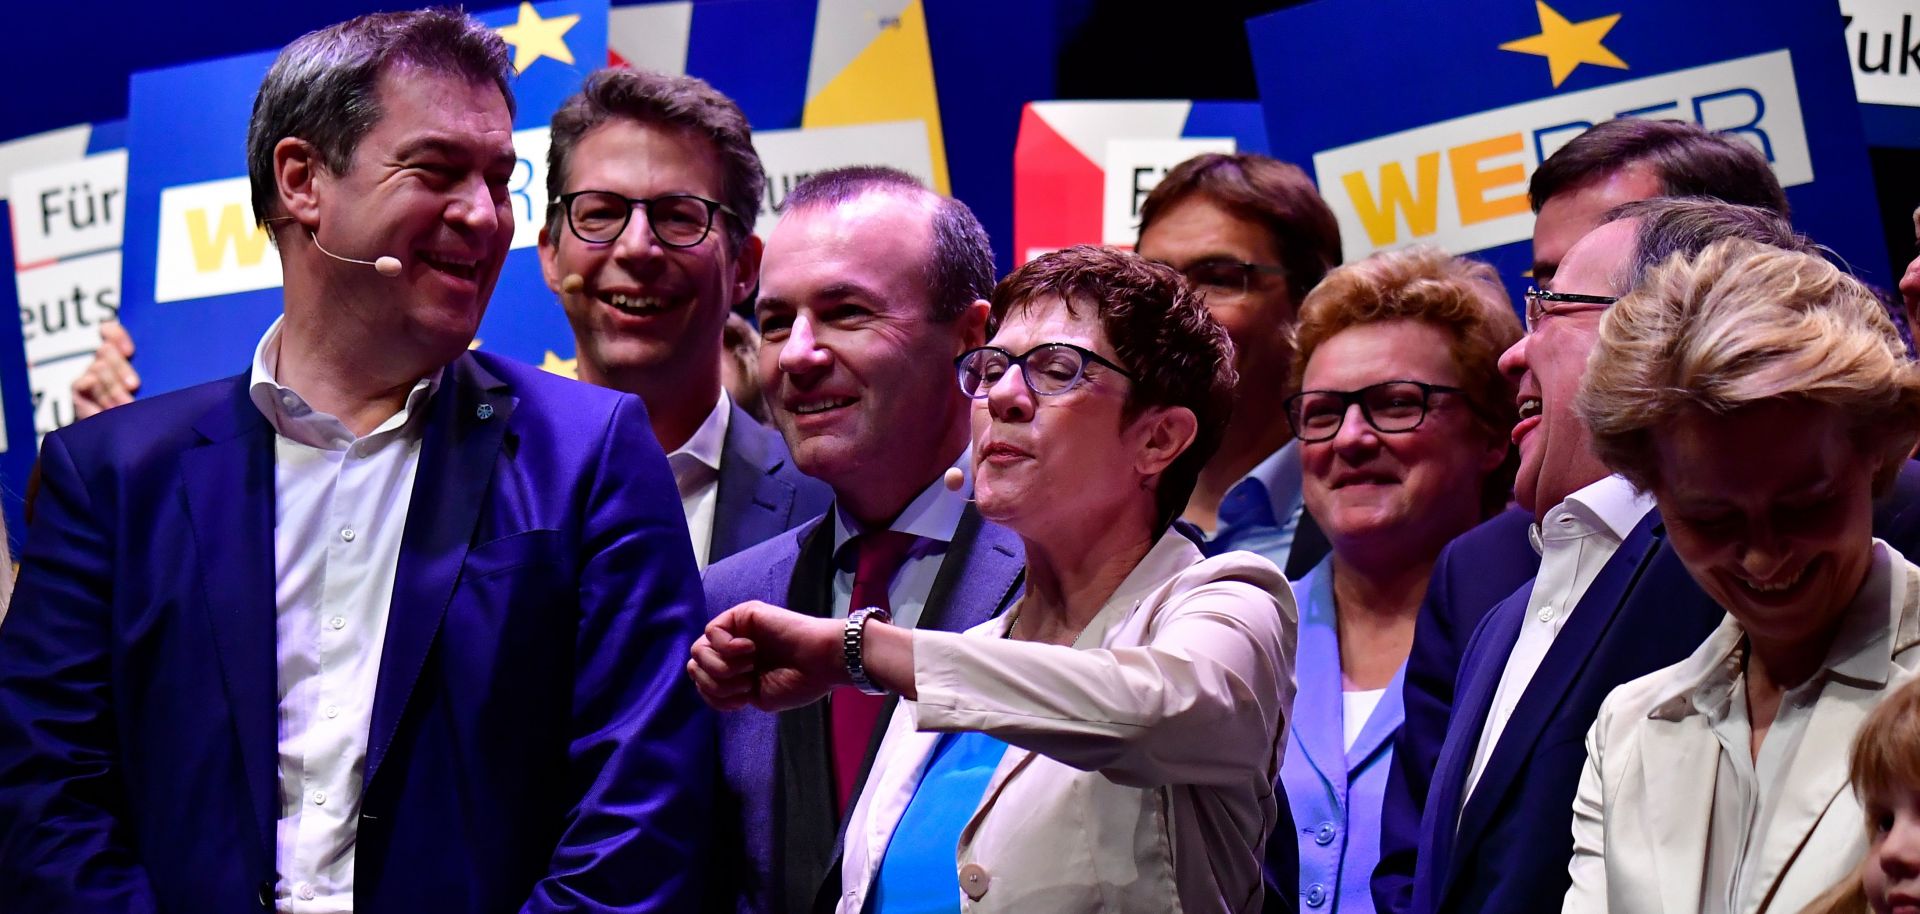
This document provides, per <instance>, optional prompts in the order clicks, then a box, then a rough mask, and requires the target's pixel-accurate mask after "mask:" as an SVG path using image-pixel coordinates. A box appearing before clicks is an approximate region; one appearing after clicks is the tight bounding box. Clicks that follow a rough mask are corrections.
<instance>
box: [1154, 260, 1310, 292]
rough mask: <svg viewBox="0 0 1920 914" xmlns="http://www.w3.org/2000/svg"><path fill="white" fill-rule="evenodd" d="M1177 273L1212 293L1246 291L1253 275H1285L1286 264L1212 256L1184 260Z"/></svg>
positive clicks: (1249, 288) (1250, 285) (1198, 289)
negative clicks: (1284, 265) (1183, 265)
mask: <svg viewBox="0 0 1920 914" xmlns="http://www.w3.org/2000/svg"><path fill="white" fill-rule="evenodd" d="M1180 275H1182V276H1185V277H1186V278H1187V282H1188V283H1189V284H1190V285H1192V286H1193V288H1194V290H1195V291H1198V292H1201V293H1204V294H1212V295H1245V294H1247V293H1248V292H1250V291H1252V290H1253V277H1254V276H1255V275H1267V276H1285V275H1287V268H1286V267H1283V266H1278V265H1275V264H1270V263H1248V262H1247V261H1244V260H1233V259H1230V258H1225V257H1214V258H1210V259H1207V260H1199V261H1195V262H1193V263H1190V264H1187V265H1186V267H1185V268H1183V269H1181V270H1180Z"/></svg>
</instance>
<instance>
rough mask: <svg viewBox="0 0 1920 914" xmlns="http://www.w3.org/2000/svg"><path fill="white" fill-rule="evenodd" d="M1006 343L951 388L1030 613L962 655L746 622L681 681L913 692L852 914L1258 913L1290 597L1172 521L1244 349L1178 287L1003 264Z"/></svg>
mask: <svg viewBox="0 0 1920 914" xmlns="http://www.w3.org/2000/svg"><path fill="white" fill-rule="evenodd" d="M992 324H993V327H994V328H995V330H994V334H993V337H992V339H991V341H990V342H991V345H989V346H987V347H983V348H981V349H976V350H973V351H972V352H969V353H967V354H965V355H963V356H961V357H960V359H959V360H958V365H959V376H960V385H961V387H962V389H963V390H964V391H965V392H966V393H967V394H968V395H969V396H971V397H973V398H974V399H975V404H976V406H975V410H974V413H973V420H974V421H973V455H974V494H975V498H976V500H977V502H978V504H979V509H980V512H981V514H983V515H984V516H986V517H987V518H989V519H991V520H994V521H996V522H999V523H1002V524H1005V525H1006V526H1008V527H1010V528H1012V529H1013V530H1014V531H1015V532H1017V533H1019V534H1020V536H1021V538H1022V540H1023V541H1024V543H1025V546H1026V555H1027V577H1026V591H1025V594H1024V596H1023V597H1022V598H1021V599H1020V601H1019V602H1018V603H1017V604H1015V605H1014V607H1013V608H1012V609H1010V610H1008V612H1007V613H1006V614H1005V615H1004V616H1002V617H1001V618H999V619H995V620H993V621H991V622H988V623H986V624H984V625H981V626H979V627H977V628H975V629H973V630H971V631H968V632H966V633H963V634H950V633H942V632H933V631H912V630H908V629H904V628H897V627H895V626H892V625H887V624H878V623H881V622H884V619H883V618H882V617H880V616H878V615H869V616H867V617H866V618H864V619H861V618H854V619H850V620H849V622H848V623H846V624H845V625H844V626H843V625H842V624H841V623H838V622H834V621H829V620H820V619H812V618H808V617H804V616H800V615H797V614H794V613H791V612H788V611H786V610H782V609H778V608H775V607H769V606H766V605H764V604H743V605H742V606H738V607H735V608H733V609H731V610H728V611H727V612H726V613H723V614H722V615H721V616H720V617H719V618H717V619H716V620H715V621H714V623H713V624H712V625H710V626H709V627H708V629H707V633H706V635H705V636H704V637H703V638H702V639H701V641H700V642H699V643H697V644H696V645H695V647H694V650H693V659H692V661H691V663H690V664H689V669H690V672H691V674H692V675H693V677H694V680H695V682H696V684H697V685H698V686H699V687H700V689H701V691H702V693H703V694H704V695H705V696H706V697H707V698H708V700H709V701H710V702H712V703H713V704H715V706H717V707H720V708H723V709H725V708H730V707H738V706H740V705H742V704H746V703H751V704H753V705H755V706H758V707H762V708H784V707H792V706H795V705H798V704H802V703H805V702H808V701H812V700H816V699H817V698H819V697H820V696H821V695H822V694H823V693H824V692H825V691H826V690H827V689H829V688H831V687H833V686H836V685H844V684H847V683H853V684H856V685H861V686H862V687H866V686H873V687H875V688H884V689H887V690H891V691H895V692H898V693H900V695H901V696H902V697H903V698H904V699H906V700H903V701H901V702H900V703H899V706H898V707H897V709H896V711H895V713H894V716H893V718H892V719H891V721H890V722H889V723H888V726H887V730H886V733H885V737H884V740H883V742H882V743H881V745H880V748H879V751H878V755H877V757H876V758H875V760H874V762H873V767H872V770H871V772H870V773H869V775H868V777H867V781H866V787H865V789H864V790H863V791H862V793H861V794H860V798H859V800H858V802H857V804H856V805H855V807H854V809H853V812H852V813H851V816H850V818H849V821H848V824H847V826H846V837H845V845H844V855H843V858H842V860H843V862H842V869H841V877H842V878H841V884H842V895H841V898H840V903H839V909H840V911H841V912H843V914H863V912H875V914H891V912H896V911H961V910H966V911H974V912H988V911H1010V912H1022V914H1025V912H1047V914H1071V912H1142V914H1146V912H1152V914H1163V912H1168V911H1187V912H1253V911H1257V910H1259V908H1260V904H1261V874H1260V861H1261V858H1262V852H1263V849H1264V844H1265V841H1266V837H1267V834H1268V832H1269V831H1270V830H1271V829H1272V827H1273V824H1274V819H1275V816H1276V814H1277V811H1278V807H1277V797H1276V794H1275V791H1274V777H1275V774H1276V773H1277V771H1278V768H1279V762H1280V756H1281V748H1282V734H1284V732H1285V728H1286V723H1287V715H1288V710H1289V708H1290V707H1291V703H1292V698H1293V675H1292V668H1291V663H1292V655H1293V646H1294V626H1295V612H1294V603H1293V595H1292V592H1291V590H1290V589H1289V588H1288V586H1287V582H1286V580H1285V579H1284V578H1283V577H1282V576H1281V574H1280V572H1279V571H1278V570H1277V569H1275V568H1274V566H1273V565H1272V564H1271V563H1269V562H1268V561H1267V560H1266V559H1263V558H1260V557H1259V556H1256V555H1253V554H1251V553H1244V552H1242V553H1228V554H1226V555H1223V556H1219V557H1216V558H1212V559H1206V558H1203V557H1202V556H1201V553H1200V551H1199V550H1198V549H1197V548H1196V547H1195V546H1194V544H1193V543H1192V542H1191V541H1189V540H1188V539H1187V538H1186V537H1185V536H1183V535H1182V534H1181V533H1179V532H1178V531H1175V530H1173V529H1171V528H1170V524H1171V523H1172V521H1173V519H1174V518H1175V517H1177V516H1178V515H1179V513H1180V511H1181V508H1182V506H1183V505H1184V504H1185V503H1186V500H1187V497H1188V495H1189V493H1190V492H1191V489H1192V486H1193V483H1194V480H1195V478H1196V476H1197V474H1198V471H1199V468H1200V467H1201V466H1203V465H1204V464H1205V463H1206V461H1207V458H1208V457H1209V456H1210V455H1211V454H1212V452H1213V450H1214V448H1215V446H1216V445H1217V444H1218V442H1219V439H1220V435H1221V433H1222V431H1223V430H1224V429H1225V427H1226V420H1227V413H1228V410H1229V408H1230V404H1231V399H1232V389H1233V383H1234V373H1233V368H1232V347H1231V344H1230V343H1229V342H1228V341H1227V337H1226V334H1225V332H1224V331H1223V330H1222V329H1221V327H1220V325H1219V324H1218V323H1217V322H1216V321H1214V319H1213V318H1212V317H1211V316H1210V315H1209V314H1208V312H1207V310H1206V308H1205V306H1204V305H1202V304H1201V303H1200V301H1199V300H1198V299H1197V298H1196V297H1195V295H1194V294H1193V292H1192V291H1191V290H1190V289H1189V288H1188V287H1187V286H1186V284H1185V282H1184V281H1183V280H1181V279H1180V277H1179V274H1177V273H1175V272H1174V271H1173V270H1172V269H1170V268H1167V267H1164V266H1161V265H1157V264H1152V263H1148V262H1146V261H1144V260H1141V259H1139V258H1138V257H1135V256H1134V255H1132V254H1128V253H1124V252H1118V251H1112V250H1107V249H1101V248H1093V247H1076V248H1069V249H1067V250H1064V251H1060V252H1056V253H1053V254H1049V255H1046V256H1044V257H1041V258H1039V259H1037V260H1035V261H1033V262H1031V263H1029V264H1027V265H1026V266H1024V267H1022V268H1021V269H1019V270H1017V271H1015V272H1014V273H1013V275H1011V276H1009V277H1008V278H1007V279H1006V280H1004V281H1003V282H1002V283H1001V284H1000V286H999V287H998V288H997V289H996V290H995V291H994V296H993V303H992ZM861 612H864V610H862V611H858V612H856V614H855V615H856V617H857V616H859V615H860V613H861Z"/></svg>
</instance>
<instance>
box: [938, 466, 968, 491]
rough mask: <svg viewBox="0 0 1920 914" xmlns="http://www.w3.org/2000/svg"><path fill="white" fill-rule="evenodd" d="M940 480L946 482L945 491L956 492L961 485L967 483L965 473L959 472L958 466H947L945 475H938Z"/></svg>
mask: <svg viewBox="0 0 1920 914" xmlns="http://www.w3.org/2000/svg"><path fill="white" fill-rule="evenodd" d="M940 481H941V482H943V483H946V486H947V491H949V492H958V491H960V487H961V486H964V485H966V484H967V474H966V473H963V472H961V471H960V468H959V467H947V472H946V475H944V476H942V477H940Z"/></svg>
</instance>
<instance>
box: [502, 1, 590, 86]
mask: <svg viewBox="0 0 1920 914" xmlns="http://www.w3.org/2000/svg"><path fill="white" fill-rule="evenodd" d="M579 21H580V14H578V13H570V14H568V15H565V16H555V17H553V18H552V19H542V18H540V11H539V10H536V9H534V8H533V4H531V3H524V2H523V3H521V4H520V20H519V21H518V22H515V23H514V24H512V25H503V26H501V27H499V28H498V29H495V30H494V31H497V32H499V33H500V40H502V41H505V42H506V43H508V44H510V45H513V72H515V73H525V72H527V68H528V67H530V66H533V62H534V61H536V60H539V59H540V58H542V57H551V58H553V59H554V60H557V61H560V62H561V63H569V64H570V63H573V49H572V48H569V47H567V39H566V34H567V30H568V29H571V28H573V27H574V25H575V24H576V23H578V22H579Z"/></svg>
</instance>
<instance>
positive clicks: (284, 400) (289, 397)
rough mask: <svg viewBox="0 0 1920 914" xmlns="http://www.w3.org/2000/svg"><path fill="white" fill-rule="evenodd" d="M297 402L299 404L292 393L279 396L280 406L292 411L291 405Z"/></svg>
mask: <svg viewBox="0 0 1920 914" xmlns="http://www.w3.org/2000/svg"><path fill="white" fill-rule="evenodd" d="M297 402H299V400H298V399H297V398H295V397H294V395H293V394H292V393H282V394H281V395H280V405H281V406H284V407H286V408H288V409H292V408H293V404H295V403H297Z"/></svg>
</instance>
